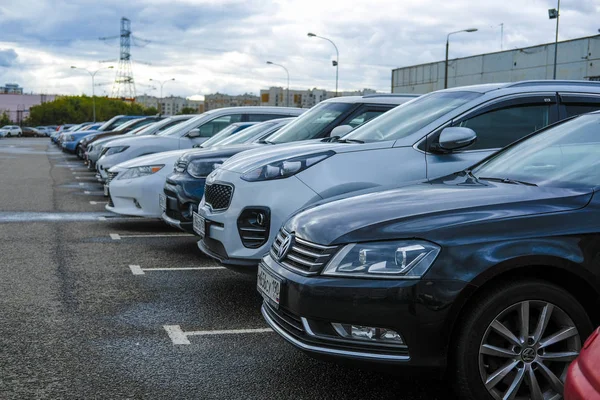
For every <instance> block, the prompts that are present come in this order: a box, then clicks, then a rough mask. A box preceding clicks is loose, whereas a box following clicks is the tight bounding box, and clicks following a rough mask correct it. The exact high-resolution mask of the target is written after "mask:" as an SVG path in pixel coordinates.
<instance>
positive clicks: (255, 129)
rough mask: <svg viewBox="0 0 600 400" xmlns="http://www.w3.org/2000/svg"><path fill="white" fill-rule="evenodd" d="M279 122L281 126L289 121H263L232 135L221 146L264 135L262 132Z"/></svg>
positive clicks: (243, 141) (244, 141)
mask: <svg viewBox="0 0 600 400" xmlns="http://www.w3.org/2000/svg"><path fill="white" fill-rule="evenodd" d="M290 121H293V119H290ZM278 124H279V125H280V126H285V124H287V122H285V123H283V124H282V123H281V122H271V121H267V122H262V123H260V124H258V125H254V126H251V127H250V128H246V129H244V130H243V131H241V132H238V133H236V134H235V135H233V136H231V137H228V138H227V139H225V140H223V141H222V142H220V143H219V146H229V145H230V144H241V143H246V142H248V141H249V140H253V139H255V138H256V137H257V136H258V137H260V136H262V135H261V133H263V132H267V131H269V130H271V128H272V127H274V126H275V125H278Z"/></svg>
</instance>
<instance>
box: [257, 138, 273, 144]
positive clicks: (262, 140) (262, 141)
mask: <svg viewBox="0 0 600 400" xmlns="http://www.w3.org/2000/svg"><path fill="white" fill-rule="evenodd" d="M258 143H260V144H275V143H273V142H269V141H268V140H266V139H260V140H259V141H258Z"/></svg>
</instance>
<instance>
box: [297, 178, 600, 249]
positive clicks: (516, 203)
mask: <svg viewBox="0 0 600 400" xmlns="http://www.w3.org/2000/svg"><path fill="white" fill-rule="evenodd" d="M592 195H593V191H592V190H591V189H566V188H550V187H532V186H525V185H514V184H506V183H492V182H489V181H485V182H483V181H475V180H472V179H470V178H468V177H466V176H464V175H457V176H453V177H451V178H442V179H439V180H436V181H434V182H430V183H420V184H415V185H409V186H404V187H399V188H396V189H393V190H385V191H380V192H375V191H374V192H372V193H368V194H363V195H359V196H348V197H347V198H344V199H341V200H336V201H331V202H323V203H322V204H319V205H317V206H315V207H312V208H307V209H306V210H304V211H302V212H299V213H297V214H296V215H295V216H293V217H292V218H291V219H290V220H289V221H288V222H287V223H286V224H285V228H286V230H287V231H289V232H296V234H297V235H298V236H299V237H301V238H304V239H306V240H309V241H312V242H315V243H320V244H324V245H328V244H341V243H352V242H360V241H372V240H391V239H400V238H421V239H426V240H431V241H434V242H438V243H441V242H443V241H445V240H454V238H455V237H456V236H460V235H463V236H464V235H466V232H468V231H469V227H471V228H473V229H475V230H476V231H477V230H478V229H480V230H479V231H478V235H479V236H485V235H491V234H492V233H491V230H490V229H489V224H495V225H494V230H497V229H502V225H503V224H498V223H497V221H498V220H501V219H502V220H506V219H515V218H522V217H527V216H533V215H540V214H545V213H559V212H563V211H569V210H575V209H579V208H583V207H585V206H586V205H587V204H588V202H589V201H590V199H591V197H592ZM533 225H535V224H533ZM539 225H540V226H541V224H539ZM482 226H484V228H481V227H482ZM485 226H487V228H485ZM476 227H479V228H476ZM531 228H532V229H535V228H536V227H535V226H531ZM539 229H543V227H540V228H539ZM482 232H486V233H482ZM453 235H454V236H453Z"/></svg>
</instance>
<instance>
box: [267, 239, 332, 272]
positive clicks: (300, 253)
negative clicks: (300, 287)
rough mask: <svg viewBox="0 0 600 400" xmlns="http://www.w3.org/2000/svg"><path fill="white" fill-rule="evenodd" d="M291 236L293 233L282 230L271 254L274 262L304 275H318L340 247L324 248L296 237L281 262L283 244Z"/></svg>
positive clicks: (274, 242)
mask: <svg viewBox="0 0 600 400" xmlns="http://www.w3.org/2000/svg"><path fill="white" fill-rule="evenodd" d="M290 235H291V233H288V232H286V231H285V230H284V229H281V230H280V231H279V232H278V233H277V236H276V237H275V240H274V241H273V245H272V246H271V249H270V251H269V253H270V255H271V257H272V258H273V259H274V260H278V261H279V263H281V265H283V266H284V267H285V268H287V269H290V270H292V271H295V272H298V273H300V274H302V275H314V274H318V273H319V272H320V271H321V269H323V267H324V266H325V265H326V264H327V262H329V260H330V259H331V257H333V255H334V253H335V252H336V250H337V248H338V246H324V245H320V244H316V243H312V242H309V241H308V240H304V239H299V238H298V237H296V236H294V240H295V243H294V244H293V245H292V246H291V247H290V250H289V251H288V253H287V254H286V255H285V257H284V258H283V259H281V260H279V257H278V256H277V253H278V252H279V248H280V246H281V243H282V242H283V241H284V240H285V239H286V238H287V237H288V236H290Z"/></svg>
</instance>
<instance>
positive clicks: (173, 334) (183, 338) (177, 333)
mask: <svg viewBox="0 0 600 400" xmlns="http://www.w3.org/2000/svg"><path fill="white" fill-rule="evenodd" d="M163 328H164V329H165V331H166V332H167V335H169V338H170V339H171V341H172V342H173V344H174V345H180V344H191V343H190V341H189V339H188V336H214V335H243V334H248V333H269V332H273V330H272V329H271V328H259V329H230V330H214V331H190V332H184V331H183V329H181V326H179V325H163Z"/></svg>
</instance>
